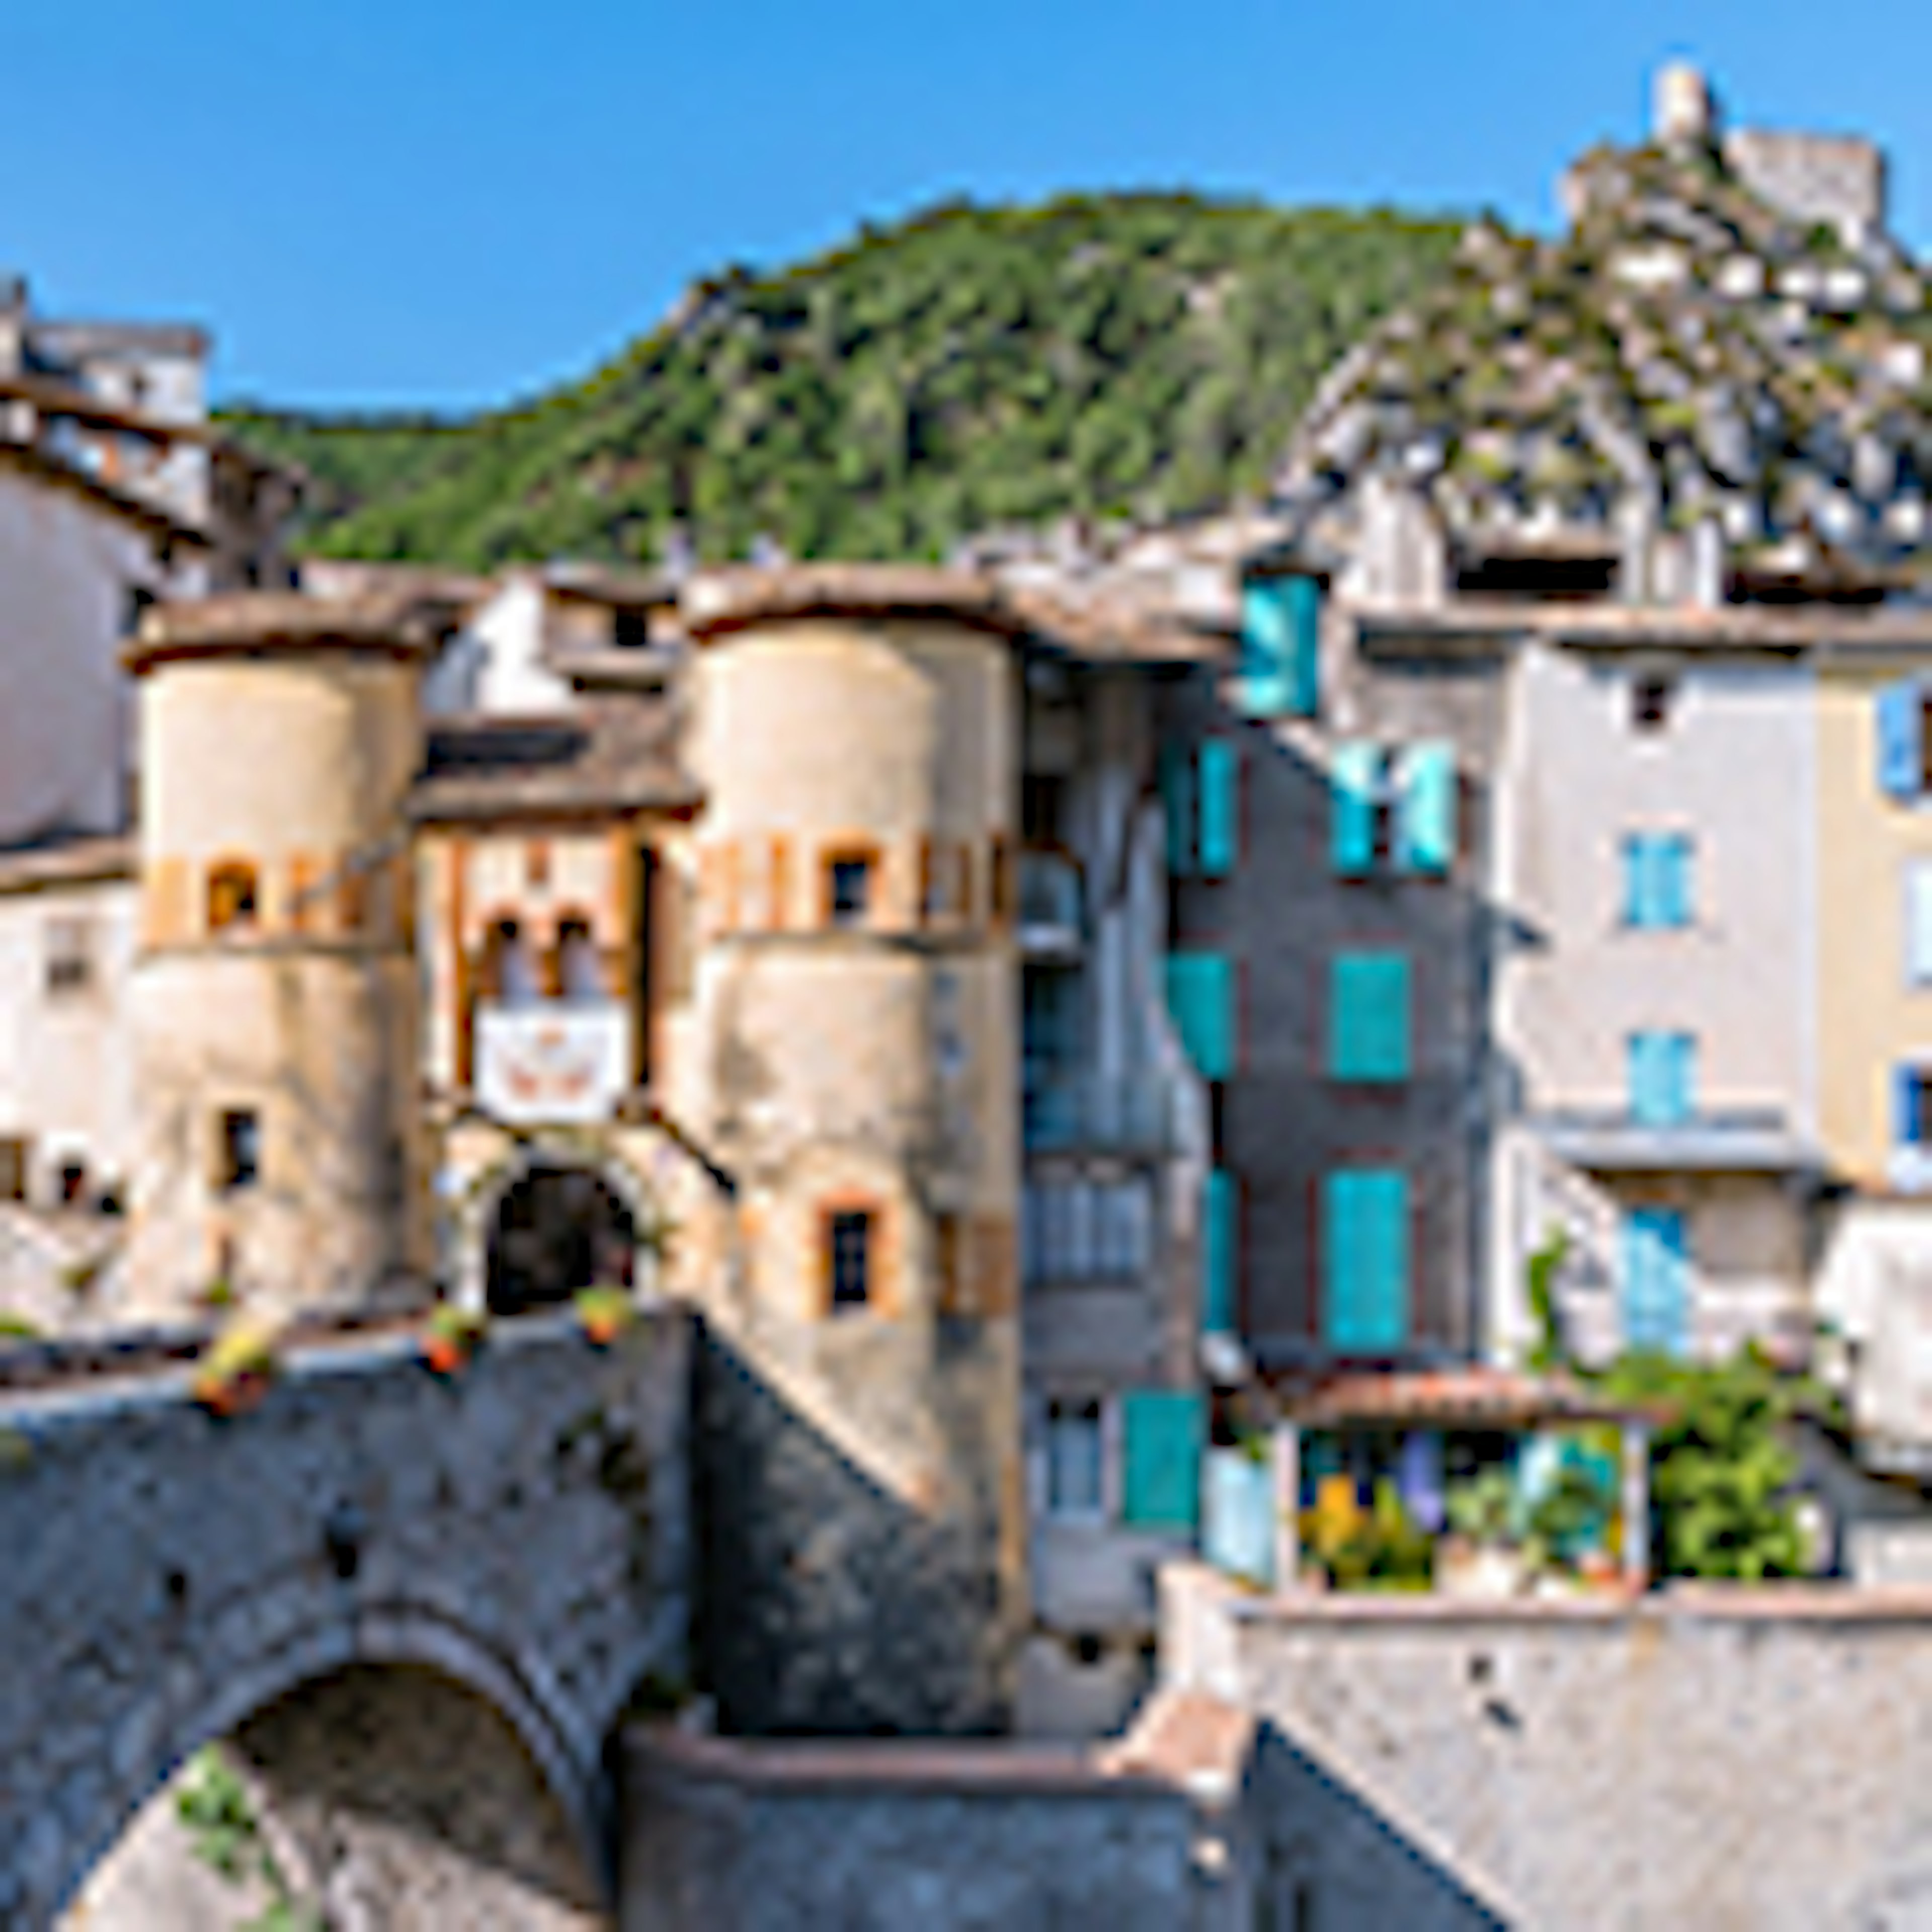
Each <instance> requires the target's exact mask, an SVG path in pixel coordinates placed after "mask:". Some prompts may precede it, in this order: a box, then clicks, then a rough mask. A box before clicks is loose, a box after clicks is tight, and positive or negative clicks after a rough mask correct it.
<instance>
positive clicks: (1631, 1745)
mask: <svg viewBox="0 0 1932 1932" xmlns="http://www.w3.org/2000/svg"><path fill="white" fill-rule="evenodd" d="M1163 1601H1164V1608H1165V1609H1166V1612H1167V1617H1166V1634H1167V1636H1168V1637H1169V1644H1168V1646H1167V1649H1166V1655H1165V1658H1164V1664H1165V1667H1166V1669H1167V1670H1168V1671H1169V1673H1170V1674H1171V1676H1172V1678H1173V1679H1175V1681H1176V1682H1185V1683H1191V1684H1193V1685H1198V1686H1199V1687H1201V1688H1203V1689H1205V1690H1207V1691H1211V1692H1212V1693H1213V1694H1215V1695H1216V1696H1217V1697H1220V1698H1223V1699H1225V1700H1229V1701H1231V1702H1232V1703H1235V1704H1237V1705H1238V1706H1240V1707H1241V1709H1244V1711H1245V1712H1247V1713H1248V1714H1249V1715H1250V1716H1252V1717H1253V1718H1254V1719H1255V1720H1256V1721H1257V1723H1258V1724H1259V1727H1260V1731H1259V1740H1258V1743H1257V1745H1256V1754H1255V1758H1254V1762H1253V1768H1252V1772H1251V1776H1250V1787H1249V1790H1250V1798H1249V1806H1250V1811H1249V1817H1248V1819H1247V1838H1248V1843H1249V1846H1250V1855H1251V1857H1252V1858H1253V1861H1254V1866H1253V1869H1254V1873H1255V1882H1256V1886H1257V1888H1258V1891H1259V1894H1260V1904H1259V1912H1260V1915H1259V1916H1258V1917H1257V1918H1256V1921H1255V1922H1256V1924H1260V1925H1265V1926H1268V1927H1277V1926H1279V1927H1289V1926H1291V1925H1293V1926H1298V1927H1299V1926H1304V1925H1307V1924H1314V1925H1318V1926H1322V1927H1348V1928H1349V1932H1379V1928H1382V1927H1388V1928H1391V1932H1395V1928H1400V1932H1474V1928H1476V1927H1502V1926H1505V1925H1506V1926H1508V1927H1511V1932H1541V1928H1549V1929H1550V1932H1557V1929H1558V1928H1561V1932H1589V1928H1592V1927H1611V1926H1616V1927H1628V1926H1646V1927H1649V1926H1697V1927H1732V1926H1736V1927H1751V1928H1752V1932H1783V1928H1790V1932H1815V1928H1820V1927H1841V1926H1843V1927H1849V1926H1879V1925H1885V1926H1891V1925H1903V1924H1921V1923H1925V1922H1927V1919H1926V1918H1925V1916H1924V1915H1926V1914H1927V1913H1928V1912H1932V1850H1928V1847H1932V1726H1928V1724H1927V1721H1926V1719H1925V1716H1924V1713H1925V1712H1926V1711H1927V1709H1932V1590H1928V1589H1897V1590H1887V1591H1879V1590H1858V1589H1850V1588H1847V1587H1845V1586H1797V1585H1793V1586H1781V1587H1766V1588H1763V1589H1745V1588H1742V1587H1737V1588H1733V1587H1719V1586H1701V1587H1698V1588H1696V1589H1690V1588H1685V1589H1673V1590H1670V1591H1667V1592H1663V1593H1661V1594H1660V1595H1657V1596H1654V1597H1649V1598H1640V1599H1638V1600H1636V1601H1617V1600H1609V1601H1574V1602H1566V1603H1549V1604H1496V1605H1485V1604H1468V1603H1457V1602H1454V1601H1446V1600H1445V1599H1442V1598H1406V1599H1405V1598H1370V1597H1358V1598H1342V1597H1329V1598H1323V1597H1309V1598H1298V1599H1293V1600H1290V1599H1286V1598H1276V1599H1274V1600H1268V1599H1263V1598H1256V1597H1253V1596H1250V1595H1244V1594H1243V1593H1241V1592H1238V1591H1235V1590H1233V1589H1230V1588H1229V1587H1228V1586H1226V1585H1225V1584H1223V1583H1221V1582H1220V1580H1217V1579H1214V1578H1212V1577H1210V1576H1208V1574H1207V1573H1205V1572H1204V1571H1200V1570H1199V1569H1196V1568H1193V1567H1191V1566H1190V1567H1185V1568H1182V1567H1177V1568H1174V1569H1172V1570H1170V1571H1169V1572H1168V1573H1167V1574H1166V1576H1165V1577H1164V1578H1163Z"/></svg>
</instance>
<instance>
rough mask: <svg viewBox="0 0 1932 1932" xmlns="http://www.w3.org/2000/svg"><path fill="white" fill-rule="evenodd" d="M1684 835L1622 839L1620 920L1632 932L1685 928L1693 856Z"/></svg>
mask: <svg viewBox="0 0 1932 1932" xmlns="http://www.w3.org/2000/svg"><path fill="white" fill-rule="evenodd" d="M1693 851H1694V846H1693V844H1692V841H1691V835H1690V834H1689V833H1688V832H1626V833H1625V835H1624V839H1623V874H1624V877H1623V917H1624V923H1625V926H1629V927H1630V928H1631V929H1633V930H1634V931H1639V932H1661V931H1668V930H1671V929H1677V928H1681V927H1684V926H1688V925H1690V923H1691V914H1692V854H1693Z"/></svg>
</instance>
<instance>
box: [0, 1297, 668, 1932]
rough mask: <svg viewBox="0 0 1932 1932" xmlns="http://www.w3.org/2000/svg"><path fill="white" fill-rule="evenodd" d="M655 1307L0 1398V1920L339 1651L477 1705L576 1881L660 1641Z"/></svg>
mask: <svg viewBox="0 0 1932 1932" xmlns="http://www.w3.org/2000/svg"><path fill="white" fill-rule="evenodd" d="M687 1346H688V1343H687V1338H686V1334H685V1324H684V1321H683V1319H682V1317H680V1316H676V1315H674V1314H670V1313H667V1314H665V1315H664V1316H662V1317H661V1318H654V1319H652V1321H650V1322H647V1323H646V1324H645V1325H643V1326H642V1327H641V1328H640V1329H639V1330H637V1331H634V1332H633V1334H632V1335H631V1336H630V1337H626V1340H625V1343H624V1345H623V1346H621V1347H620V1348H619V1349H616V1350H614V1351H613V1352H610V1354H609V1355H601V1354H599V1353H598V1352H595V1351H594V1350H592V1349H591V1348H590V1347H589V1344H588V1343H586V1341H585V1340H583V1337H581V1336H580V1334H578V1333H577V1330H576V1327H575V1325H574V1323H572V1322H568V1321H556V1320H552V1321H547V1322H532V1323H528V1324H518V1325H514V1326H513V1327H512V1328H511V1329H509V1330H506V1331H497V1332H494V1333H493V1334H492V1336H491V1337H490V1340H488V1341H487V1343H486V1344H485V1346H484V1349H483V1350H482V1352H481V1353H480V1354H479V1355H478V1357H477V1358H476V1360H475V1362H474V1363H472V1365H471V1367H469V1370H467V1371H466V1373H464V1374H463V1376H460V1377H459V1378H458V1379H457V1380H456V1381H455V1382H452V1383H444V1382H440V1381H438V1380H437V1379H435V1378H434V1377H432V1376H430V1375H429V1374H428V1371H427V1370H425V1369H424V1368H423V1367H422V1365H421V1364H419V1362H418V1361H416V1359H415V1358H414V1351H413V1346H410V1345H407V1344H397V1343H386V1344H382V1345H375V1346H371V1345H367V1344H365V1345H362V1346H361V1347H360V1348H359V1349H357V1350H356V1351H343V1350H336V1351H332V1352H329V1353H328V1354H326V1355H318V1356H317V1357H315V1358H305V1360H304V1361H301V1362H299V1363H298V1364H296V1365H294V1367H293V1370H292V1372H291V1373H290V1375H289V1376H288V1377H287V1381H286V1383H285V1385H282V1386H278V1387H277V1388H275V1389H273V1390H272V1391H270V1393H269V1396H268V1397H267V1399H266V1401H265V1402H264V1403H263V1406H261V1408H260V1409H259V1410H257V1411H256V1412H253V1413H251V1414H250V1415H245V1416H242V1417H237V1418H230V1419H229V1420H227V1421H221V1422H216V1421H212V1420H211V1418H208V1417H207V1416H205V1415H203V1414H202V1412H200V1411H199V1409H196V1408H195V1407H194V1406H193V1404H192V1403H190V1402H188V1401H187V1400H186V1397H185V1391H184V1390H183V1389H182V1388H181V1387H180V1386H179V1384H178V1380H175V1381H174V1382H170V1383H169V1385H166V1386H162V1387H144V1388H140V1389H138V1390H135V1391H130V1390H129V1389H128V1388H127V1387H125V1386H122V1387H121V1388H118V1389H116V1390H114V1391H101V1392H86V1393H83V1394H81V1395H80V1396H79V1397H74V1396H72V1395H71V1394H62V1396H61V1397H58V1399H55V1400H46V1399H43V1398H36V1399H33V1400H26V1401H21V1400H0V1550H8V1551H9V1552H19V1553H20V1554H21V1556H22V1557H23V1560H22V1561H20V1562H9V1563H7V1564H4V1565H0V1924H5V1925H7V1926H10V1927H11V1926H15V1925H19V1926H21V1927H39V1926H42V1925H46V1924H51V1923H52V1921H53V1920H54V1918H55V1915H56V1913H57V1912H58V1910H59V1909H60V1908H61V1906H62V1905H63V1904H64V1903H65V1902H66V1901H67V1900H69V1899H70V1898H71V1897H72V1896H73V1895H74V1893H75V1891H77V1888H79V1887H80V1885H81V1884H82V1882H83V1880H84V1879H85V1877H86V1874H87V1873H89V1870H91V1869H92V1867H94V1866H95V1864H97V1863H98V1861H99V1860H100V1859H101V1858H102V1857H103V1856H104V1855H105V1854H106V1853H107V1851H108V1850H109V1849H110V1848H111V1847H112V1846H113V1845H114V1844H115V1843H116V1842H117V1841H118V1839H119V1838H121V1835H122V1834H123V1833H124V1832H125V1830H126V1829H127V1826H128V1825H129V1823H130V1821H131V1820H133V1819H134V1818H135V1817H136V1815H137V1814H139V1811H140V1810H141V1808H142V1805H145V1803H146V1802H148V1800H149V1799H151V1797H152V1796H154V1794H155V1793H157V1791H159V1790H160V1789H161V1788H162V1787H163V1786H164V1785H165V1784H166V1782H167V1781H168V1779H169V1777H170V1776H171V1775H172V1773H173V1772H175V1770H176V1769H178V1767H179V1766H180V1765H181V1764H182V1763H184V1761H185V1760H186V1759H187V1757H189V1756H190V1755H191V1754H193V1751H196V1749H197V1748H199V1747H200V1746H201V1745H203V1744H205V1743H208V1742H212V1741H214V1740H217V1739H223V1738H226V1737H229V1736H231V1735H233V1733H236V1731H237V1730H239V1729H240V1728H242V1727H246V1726H248V1725H249V1724H251V1721H253V1720H254V1719H256V1718H257V1717H258V1715H259V1714H260V1713H262V1712H265V1711H267V1710H269V1709H272V1708H273V1707H275V1706H277V1705H278V1703H281V1702H282V1701H284V1700H287V1699H289V1698H290V1697H291V1695H292V1694H296V1693H298V1692H301V1691H305V1688H307V1687H310V1686H312V1685H317V1684H320V1683H322V1682H325V1681H326V1680H329V1679H332V1678H335V1677H338V1676H341V1675H342V1674H343V1673H350V1672H353V1671H354V1670H356V1669H357V1668H358V1667H374V1668H376V1669H379V1670H380V1669H383V1668H387V1667H395V1668H397V1669H398V1670H403V1669H407V1670H415V1671H416V1672H418V1673H428V1676H431V1677H434V1679H438V1680H440V1681H442V1682H445V1683H446V1684H448V1685H453V1686H455V1687H456V1688H457V1689H458V1691H460V1692H462V1693H463V1694H466V1695H467V1697H469V1699H471V1700H473V1701H474V1703H475V1704H476V1705H478V1706H481V1707H482V1708H483V1709H484V1710H486V1711H487V1712H490V1713H491V1714H493V1716H494V1718H496V1720H498V1721H500V1724H502V1727H505V1729H506V1730H507V1732H508V1734H509V1736H511V1738H513V1739H514V1742H515V1743H516V1745H517V1746H518V1747H520V1753H521V1754H522V1756H523V1757H525V1758H526V1759H527V1760H528V1763H529V1766H531V1767H532V1769H533V1772H534V1774H535V1781H536V1783H537V1784H538V1785H540V1786H541V1787H542V1788H543V1789H544V1790H545V1791H546V1793H547V1796H548V1797H549V1798H550V1799H551V1800H553V1802H554V1805H555V1807H556V1811H557V1812H558V1813H559V1815H560V1817H562V1820H564V1822H565V1826H566V1827H567V1829H568V1833H569V1835H570V1836H571V1838H572V1840H573V1841H574V1849H575V1850H576V1851H577V1853H578V1854H579V1855H580V1858H581V1860H582V1862H583V1867H584V1869H585V1870H586V1871H587V1872H588V1873H590V1874H591V1875H592V1877H593V1879H595V1882H598V1884H600V1885H601V1884H607V1881H608V1877H609V1872H610V1855H609V1851H608V1846H609V1843H610V1835H611V1832H610V1827H611V1823H612V1821H611V1817H610V1794H609V1793H608V1791H607V1787H606V1781H605V1772H604V1762H605V1752H604V1746H605V1742H606V1740H607V1737H608V1736H609V1735H610V1732H611V1730H613V1727H614V1726H615V1724H616V1721H617V1720H618V1718H619V1715H620V1713H621V1712H622V1709H623V1708H624V1706H625V1702H626V1700H628V1697H629V1695H630V1694H631V1691H632V1690H633V1689H634V1687H635V1685H637V1682H638V1681H639V1680H640V1679H642V1678H644V1677H646V1676H652V1675H657V1676H666V1677H676V1676H681V1675H682V1673H683V1670H684V1664H685V1655H684V1648H683V1646H684V1638H685V1592H684V1580H685V1538H686V1532H685V1509H686V1507H687V1505H686V1502H685V1493H686V1481H685V1466H684V1435H683V1432H684V1388H685V1367H684V1363H685V1349H686V1347H687Z"/></svg>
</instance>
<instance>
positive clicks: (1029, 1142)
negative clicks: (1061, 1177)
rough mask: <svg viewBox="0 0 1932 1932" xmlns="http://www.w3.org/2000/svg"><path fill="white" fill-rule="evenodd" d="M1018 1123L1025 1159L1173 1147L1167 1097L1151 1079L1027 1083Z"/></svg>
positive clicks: (1164, 1088) (1171, 1111)
mask: <svg viewBox="0 0 1932 1932" xmlns="http://www.w3.org/2000/svg"><path fill="white" fill-rule="evenodd" d="M1021 1121H1022V1131H1023V1133H1024V1136H1025V1145H1026V1151H1027V1152H1028V1154H1122V1155H1127V1154H1166V1153H1167V1152H1169V1151H1170V1149H1171V1148H1172V1145H1173V1138H1174V1109H1173V1106H1172V1095H1171V1094H1170V1092H1169V1088H1168V1086H1167V1084H1166V1082H1165V1081H1164V1080H1163V1079H1161V1078H1160V1076H1158V1075H1156V1074H1151V1073H1148V1074H1136V1075H1133V1076H1129V1077H1127V1078H1125V1079H1111V1080H1109V1079H1099V1078H1097V1077H1095V1076H1091V1075H1085V1074H1081V1075H1062V1076H1049V1077H1044V1078H1035V1079H1031V1080H1029V1081H1028V1083H1027V1085H1026V1088H1025V1091H1024V1093H1023V1094H1022V1097H1021Z"/></svg>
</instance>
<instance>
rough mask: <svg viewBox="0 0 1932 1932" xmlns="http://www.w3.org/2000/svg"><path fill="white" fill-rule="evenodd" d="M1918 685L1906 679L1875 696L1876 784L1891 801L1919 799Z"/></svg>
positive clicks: (1919, 723) (1920, 728) (1919, 736)
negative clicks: (1876, 707) (1876, 703)
mask: <svg viewBox="0 0 1932 1932" xmlns="http://www.w3.org/2000/svg"><path fill="white" fill-rule="evenodd" d="M1920 719H1921V709H1920V698H1919V691H1918V685H1916V684H1915V683H1914V682H1912V680H1911V679H1906V680H1905V681H1904V682H1902V683H1899V684H1890V685H1886V686H1885V688H1884V689H1883V690H1882V691H1880V692H1879V694H1878V781H1879V788H1880V789H1881V790H1884V791H1885V792H1888V793H1890V794H1891V796H1892V797H1894V798H1916V797H1917V796H1918V793H1919V790H1920V789H1921V787H1920V783H1919V781H1920V778H1921V775H1922V769H1923V767H1922V761H1921V754H1920V738H1921V731H1922V730H1923V727H1922V725H1921V721H1920Z"/></svg>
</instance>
